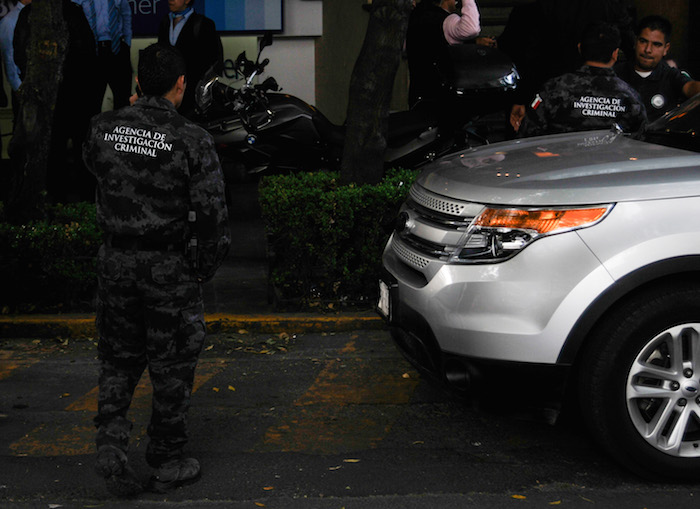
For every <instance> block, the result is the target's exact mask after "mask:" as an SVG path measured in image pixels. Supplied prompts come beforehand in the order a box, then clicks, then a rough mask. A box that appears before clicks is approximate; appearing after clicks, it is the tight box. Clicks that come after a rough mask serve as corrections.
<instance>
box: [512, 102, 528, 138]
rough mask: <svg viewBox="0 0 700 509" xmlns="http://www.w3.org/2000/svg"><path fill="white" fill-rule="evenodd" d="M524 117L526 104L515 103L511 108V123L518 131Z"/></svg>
mask: <svg viewBox="0 0 700 509" xmlns="http://www.w3.org/2000/svg"><path fill="white" fill-rule="evenodd" d="M524 118H525V105H524V104H514V105H513V107H512V108H511V109H510V125H511V127H512V128H513V130H514V131H515V132H516V133H517V132H518V130H519V129H520V124H522V122H523V119H524Z"/></svg>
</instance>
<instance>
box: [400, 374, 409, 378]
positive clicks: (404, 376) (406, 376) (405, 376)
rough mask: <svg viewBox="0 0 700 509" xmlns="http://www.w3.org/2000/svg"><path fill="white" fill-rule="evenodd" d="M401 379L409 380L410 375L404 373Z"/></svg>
mask: <svg viewBox="0 0 700 509" xmlns="http://www.w3.org/2000/svg"><path fill="white" fill-rule="evenodd" d="M401 378H411V375H409V374H408V373H404V374H403V375H401Z"/></svg>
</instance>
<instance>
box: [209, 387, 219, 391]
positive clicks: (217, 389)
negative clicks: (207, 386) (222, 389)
mask: <svg viewBox="0 0 700 509" xmlns="http://www.w3.org/2000/svg"><path fill="white" fill-rule="evenodd" d="M211 390H212V391H214V392H219V388H218V387H212V388H211Z"/></svg>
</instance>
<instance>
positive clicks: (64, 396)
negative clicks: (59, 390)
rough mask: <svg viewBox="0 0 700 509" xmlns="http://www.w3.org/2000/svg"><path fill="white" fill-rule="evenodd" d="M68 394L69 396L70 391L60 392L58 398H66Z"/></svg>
mask: <svg viewBox="0 0 700 509" xmlns="http://www.w3.org/2000/svg"><path fill="white" fill-rule="evenodd" d="M68 396H70V392H64V393H63V394H61V396H60V398H67V397H68Z"/></svg>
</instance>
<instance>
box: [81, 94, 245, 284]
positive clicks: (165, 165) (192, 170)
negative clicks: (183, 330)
mask: <svg viewBox="0 0 700 509" xmlns="http://www.w3.org/2000/svg"><path fill="white" fill-rule="evenodd" d="M83 159H84V160H85V164H86V165H87V167H88V169H89V170H90V171H91V172H92V173H93V174H94V175H95V177H96V178H97V184H98V190H97V219H98V222H99V224H100V226H101V228H102V230H103V232H104V233H105V234H107V235H113V236H128V237H142V238H144V239H147V240H148V241H149V242H163V243H183V244H184V243H186V242H188V241H189V239H190V238H191V236H192V235H193V234H195V235H196V237H197V241H198V250H197V264H196V267H197V268H196V275H197V276H198V277H200V278H201V279H205V280H206V279H209V278H211V277H212V276H213V275H214V272H215V271H216V269H217V268H218V266H219V265H220V264H221V262H222V261H223V259H224V257H225V256H226V253H227V252H228V247H229V244H230V242H231V239H230V232H229V227H228V212H227V209H226V199H225V194H224V179H223V174H222V171H221V166H220V164H219V159H218V156H217V154H216V151H215V150H214V144H213V140H212V138H211V136H210V135H209V134H208V133H207V132H206V131H205V130H204V129H202V128H200V127H199V126H197V125H195V124H193V123H192V122H190V121H189V120H187V119H185V118H184V117H183V116H181V115H180V114H179V113H178V112H177V110H176V109H175V107H174V106H173V104H172V103H171V102H170V101H168V100H167V99H164V98H162V97H143V98H140V99H139V100H138V101H136V103H135V104H134V105H133V106H130V107H125V108H121V109H119V110H116V111H109V112H105V113H102V114H100V115H97V116H96V117H94V118H93V119H92V122H91V125H90V129H89V131H88V135H87V137H86V139H85V143H84V145H83ZM191 212H194V214H192V213H191ZM193 218H196V221H194V222H192V221H191V220H192V219H193Z"/></svg>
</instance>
